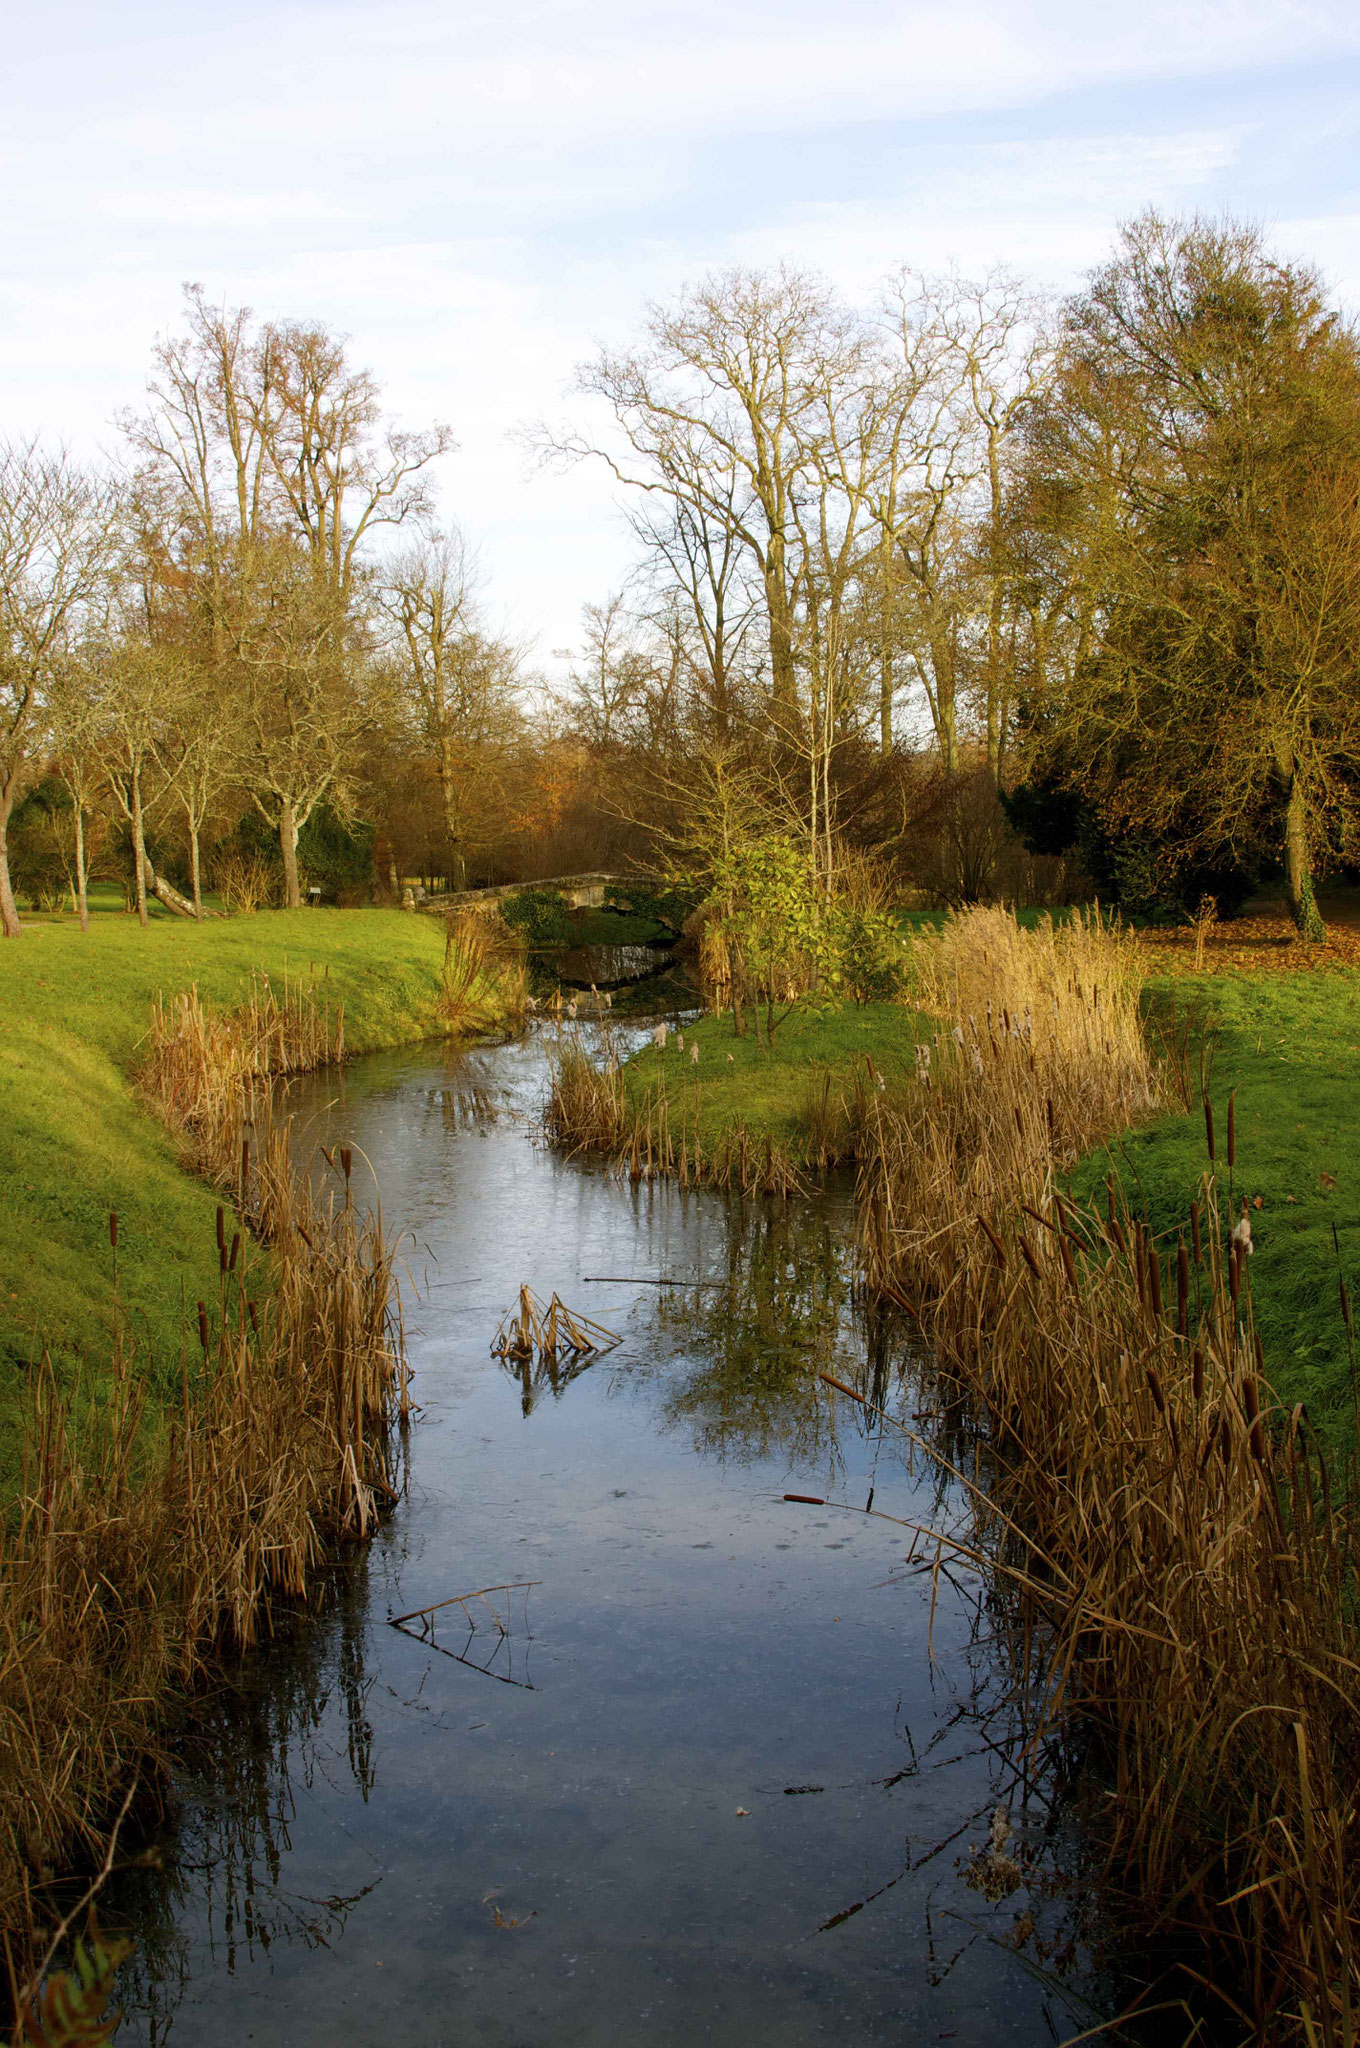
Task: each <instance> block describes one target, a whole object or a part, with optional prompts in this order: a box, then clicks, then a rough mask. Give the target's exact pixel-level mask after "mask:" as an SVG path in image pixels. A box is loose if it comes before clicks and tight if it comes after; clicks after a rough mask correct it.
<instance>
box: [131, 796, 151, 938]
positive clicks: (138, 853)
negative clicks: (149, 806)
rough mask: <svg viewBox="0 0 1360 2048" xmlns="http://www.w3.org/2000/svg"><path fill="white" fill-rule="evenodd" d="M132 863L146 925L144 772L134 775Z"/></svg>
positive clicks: (141, 920) (141, 919)
mask: <svg viewBox="0 0 1360 2048" xmlns="http://www.w3.org/2000/svg"><path fill="white" fill-rule="evenodd" d="M132 864H133V868H134V870H135V873H136V877H137V922H138V924H140V925H142V926H143V927H145V925H146V924H147V921H148V920H147V915H146V871H147V866H148V862H147V858H146V830H145V824H144V821H143V818H142V772H141V769H140V768H138V769H134V771H133V776H132Z"/></svg>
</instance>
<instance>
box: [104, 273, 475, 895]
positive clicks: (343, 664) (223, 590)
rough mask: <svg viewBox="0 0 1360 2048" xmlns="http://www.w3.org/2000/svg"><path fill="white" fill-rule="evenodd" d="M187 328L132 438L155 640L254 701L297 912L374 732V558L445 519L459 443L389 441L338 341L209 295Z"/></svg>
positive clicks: (269, 806) (263, 785) (191, 303)
mask: <svg viewBox="0 0 1360 2048" xmlns="http://www.w3.org/2000/svg"><path fill="white" fill-rule="evenodd" d="M187 312H188V328H187V332H186V333H185V334H184V335H182V336H179V337H174V338H171V339H169V340H166V341H163V342H161V343H159V344H158V346H157V349H156V355H155V368H154V371H153V375H152V378H151V381H150V383H149V385H148V404H147V405H146V406H145V407H144V408H143V409H142V410H141V411H140V412H135V413H127V414H125V415H124V416H123V418H122V421H121V424H122V426H123V430H124V432H125V434H126V436H127V438H128V440H129V442H130V444H131V447H132V449H133V451H134V455H135V457H136V458H137V460H138V464H139V470H138V477H137V486H138V490H139V494H140V497H141V501H142V503H143V505H144V506H145V507H146V508H147V511H148V517H147V518H146V520H145V522H144V523H145V527H146V531H147V535H148V555H149V562H148V581H149V583H150V585H151V586H152V587H153V589H154V591H155V593H156V596H157V600H158V602H157V603H156V604H154V605H152V606H151V607H150V609H149V618H150V626H151V631H152V634H153V637H157V635H158V633H159V631H160V624H161V621H162V619H163V618H164V617H165V616H166V615H167V614H168V615H169V616H170V618H171V619H172V621H173V627H172V630H173V635H174V637H176V638H177V639H178V640H179V641H180V643H181V644H183V642H184V639H185V635H186V633H188V632H192V633H194V634H197V635H198V637H199V639H200V641H201V643H202V645H201V655H202V660H203V662H204V665H205V666H207V667H209V668H212V669H215V670H216V671H218V675H217V683H218V687H219V688H220V689H222V690H223V691H227V690H229V689H230V688H232V687H233V686H234V685H235V684H236V683H237V682H242V683H244V686H245V687H246V693H247V697H248V702H249V709H248V712H247V715H246V718H245V721H244V729H245V734H246V737H247V740H248V744H247V745H246V748H245V752H244V755H243V760H244V761H245V762H246V763H248V764H251V765H252V766H253V767H254V768H257V769H258V770H259V773H260V775H261V776H262V777H263V780H262V781H261V782H260V783H259V785H258V787H257V788H256V789H254V790H253V791H252V796H253V800H254V801H255V803H256V805H257V808H259V809H260V810H261V811H262V813H263V814H264V815H266V816H268V817H269V818H270V819H271V820H272V821H273V822H274V823H275V825H276V827H277V830H278V832H279V845H280V852H281V854H282V858H283V865H284V875H285V888H286V896H287V901H288V902H289V904H290V905H291V904H295V903H296V902H297V901H298V900H299V884H298V875H297V833H298V831H299V830H300V829H301V826H302V823H303V822H304V821H305V818H306V817H307V816H310V814H311V811H312V810H313V809H314V807H315V805H316V803H317V802H319V801H320V800H321V797H322V796H323V795H325V794H326V793H328V792H334V791H336V790H338V789H339V788H340V787H341V785H342V784H343V781H344V773H343V770H344V763H343V761H342V759H341V757H340V754H339V753H338V752H337V749H340V748H343V747H344V746H346V745H348V744H350V743H351V742H352V741H353V740H354V739H355V738H356V737H357V736H358V735H359V734H361V733H363V732H364V731H366V730H367V729H368V725H369V723H370V719H369V714H368V712H367V710H366V709H365V707H364V705H363V702H362V698H363V688H364V685H363V677H362V674H361V669H362V664H361V663H360V664H359V665H358V666H356V665H355V663H356V654H357V650H358V649H359V648H360V647H361V645H362V643H363V637H364V636H363V632H362V626H363V618H362V614H363V612H364V610H365V607H366V605H367V602H368V597H369V582H370V575H369V570H368V568H367V565H366V562H365V555H364V550H365V546H366V543H367V542H368V541H370V540H371V538H372V537H373V536H374V534H375V533H376V532H377V531H378V530H380V529H381V528H383V527H389V526H400V525H402V524H403V523H405V522H407V521H415V520H419V519H422V518H425V517H427V516H428V514H429V512H430V508H431V499H430V488H431V487H430V478H429V466H430V464H431V463H432V462H433V461H434V460H435V459H436V458H437V457H439V456H441V455H443V454H445V453H447V452H448V450H449V449H450V448H451V447H452V445H453V444H452V437H451V435H450V433H449V430H448V428H447V427H444V426H435V427H432V428H429V429H428V430H425V431H422V432H418V433H412V432H407V431H405V430H402V429H398V428H396V427H395V426H393V425H391V424H390V423H389V424H384V422H383V420H382V414H381V406H380V400H379V392H378V387H377V385H376V383H375V381H374V379H373V378H372V377H371V376H370V374H369V373H368V372H367V371H365V370H358V369H355V368H354V367H353V366H352V364H351V363H350V362H349V361H348V358H347V356H346V353H345V347H344V343H343V342H342V341H341V340H340V339H338V338H337V337H335V336H333V335H331V334H330V333H328V332H327V331H326V330H325V329H324V328H322V327H318V326H308V325H305V324H302V323H298V322H266V323H264V324H263V325H261V326H259V327H258V328H257V327H256V326H255V324H254V322H253V316H252V315H251V314H250V312H249V311H248V310H240V311H234V312H233V311H227V310H221V311H219V310H217V309H215V308H213V307H211V306H209V305H208V303H207V301H206V299H205V297H204V294H203V292H202V291H201V290H200V289H199V288H198V287H192V288H190V290H189V291H188V293H187ZM252 606H255V607H260V609H257V610H255V611H252V609H251V607H252ZM347 690H349V692H350V694H351V695H352V696H353V698H354V701H353V703H352V704H350V705H349V706H348V708H347V707H346V705H345V702H344V699H345V696H346V692H347ZM328 735H329V739H328Z"/></svg>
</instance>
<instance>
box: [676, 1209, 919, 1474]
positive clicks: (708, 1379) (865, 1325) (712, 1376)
mask: <svg viewBox="0 0 1360 2048" xmlns="http://www.w3.org/2000/svg"><path fill="white" fill-rule="evenodd" d="M852 1259H853V1253H852V1249H851V1247H850V1245H849V1243H848V1242H847V1240H846V1237H845V1234H844V1233H843V1232H842V1231H841V1230H840V1229H838V1228H837V1227H836V1224H835V1222H834V1221H833V1220H831V1219H830V1218H829V1217H828V1216H827V1214H826V1211H825V1209H824V1208H823V1206H822V1205H821V1204H816V1205H814V1204H813V1203H810V1202H786V1201H781V1200H780V1199H779V1198H778V1197H776V1196H764V1197H755V1198H752V1197H749V1196H746V1197H743V1196H736V1195H734V1196H733V1197H732V1198H731V1199H730V1201H729V1202H728V1204H727V1242H726V1246H725V1261H724V1270H723V1272H722V1274H721V1276H720V1277H715V1279H714V1281H713V1284H712V1285H711V1286H706V1287H704V1288H702V1289H698V1290H695V1291H694V1292H691V1293H680V1292H678V1291H677V1292H676V1293H675V1294H668V1295H667V1296H666V1297H665V1298H664V1299H663V1301H662V1303H661V1307H660V1321H661V1324H662V1326H663V1327H664V1328H667V1329H669V1330H670V1331H671V1333H672V1335H673V1337H674V1338H675V1339H676V1340H678V1342H679V1344H680V1345H682V1346H683V1349H684V1351H685V1352H686V1353H687V1354H688V1355H689V1356H690V1357H691V1358H693V1359H694V1360H695V1361H696V1364H695V1368H694V1370H693V1371H691V1372H690V1374H689V1375H688V1377H687V1378H686V1379H685V1380H684V1382H683V1384H681V1385H680V1386H678V1387H676V1388H675V1389H674V1390H673V1391H672V1392H671V1393H670V1394H669V1396H668V1398H667V1400H666V1402H665V1407H664V1411H663V1412H664V1415H665V1418H666V1420H667V1422H668V1423H670V1424H673V1425H675V1424H681V1423H684V1424H688V1425H689V1427H690V1429H691V1431H692V1434H693V1439H694V1444H695V1448H696V1449H697V1450H699V1451H701V1452H703V1453H706V1454H711V1455H715V1456H717V1457H718V1458H720V1459H731V1460H733V1461H734V1462H736V1463H738V1464H743V1465H746V1464H754V1463H756V1462H757V1461H758V1460H760V1459H762V1458H770V1457H782V1458H783V1459H784V1460H785V1461H786V1462H787V1463H788V1464H790V1465H793V1464H800V1465H817V1464H822V1463H825V1464H827V1465H828V1466H829V1470H830V1479H831V1483H834V1482H836V1481H838V1480H839V1479H840V1478H841V1477H842V1476H843V1472H844V1460H843V1459H842V1457H841V1455H840V1449H839V1432H840V1431H842V1430H844V1429H847V1428H853V1429H857V1430H859V1431H861V1432H863V1433H867V1434H870V1435H873V1434H875V1433H876V1432H877V1429H878V1427H879V1425H878V1423H877V1422H876V1420H875V1418H874V1416H873V1414H872V1413H871V1412H869V1411H867V1410H865V1409H862V1408H858V1407H855V1408H853V1409H852V1410H850V1412H848V1413H847V1412H846V1411H847V1410H848V1409H850V1404H848V1403H846V1402H844V1401H841V1402H839V1403H838V1402H837V1401H835V1400H834V1399H832V1398H831V1397H830V1395H829V1393H828V1390H827V1388H826V1387H825V1386H824V1385H823V1384H822V1382H821V1381H820V1380H819V1378H818V1374H819V1373H823V1372H831V1373H834V1374H835V1375H836V1377H837V1378H839V1379H845V1380H847V1382H848V1383H849V1384H851V1385H853V1386H855V1387H856V1388H857V1389H859V1390H860V1391H862V1392H863V1393H864V1394H865V1396H866V1398H867V1400H868V1401H869V1402H871V1403H872V1404H873V1405H874V1406H875V1407H877V1406H887V1405H888V1404H889V1401H890V1398H891V1387H892V1383H893V1377H894V1376H893V1372H892V1363H893V1360H894V1358H895V1357H896V1356H897V1355H898V1353H899V1350H900V1343H901V1338H900V1332H899V1331H898V1329H897V1328H896V1326H895V1325H894V1324H893V1323H892V1322H890V1321H889V1319H888V1318H887V1317H886V1316H884V1315H883V1314H882V1313H881V1311H877V1310H874V1309H871V1308H870V1307H869V1306H868V1305H867V1304H864V1303H861V1302H857V1300H856V1299H855V1295H854V1291H853V1287H852V1279H851V1275H852Z"/></svg>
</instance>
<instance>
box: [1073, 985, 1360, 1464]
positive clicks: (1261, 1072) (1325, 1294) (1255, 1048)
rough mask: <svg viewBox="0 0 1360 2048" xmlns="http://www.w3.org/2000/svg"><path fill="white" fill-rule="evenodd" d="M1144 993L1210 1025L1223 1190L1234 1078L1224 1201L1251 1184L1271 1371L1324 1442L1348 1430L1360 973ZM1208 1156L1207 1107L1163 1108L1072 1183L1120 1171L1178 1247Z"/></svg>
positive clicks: (1084, 1191) (1087, 1189)
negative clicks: (1182, 1111) (1347, 1308)
mask: <svg viewBox="0 0 1360 2048" xmlns="http://www.w3.org/2000/svg"><path fill="white" fill-rule="evenodd" d="M1148 999H1149V1003H1150V1005H1151V1007H1153V1008H1154V1009H1155V1010H1161V1011H1163V1012H1165V1011H1167V1010H1169V1009H1170V1008H1171V1007H1172V1006H1173V1005H1175V1006H1177V1007H1179V1008H1181V1009H1182V1010H1189V1011H1190V1012H1191V1014H1195V1015H1198V1016H1200V1017H1202V1018H1203V1019H1204V1020H1205V1021H1206V1023H1207V1024H1208V1025H1209V1026H1210V1041H1209V1042H1210V1049H1211V1053H1212V1066H1211V1069H1210V1094H1211V1097H1212V1099H1213V1103H1214V1107H1215V1124H1216V1145H1217V1149H1218V1154H1219V1161H1218V1163H1219V1166H1220V1169H1222V1185H1223V1193H1224V1197H1225V1201H1226V1199H1227V1198H1228V1197H1229V1193H1230V1183H1229V1176H1228V1173H1227V1170H1226V1142H1227V1103H1228V1097H1229V1095H1230V1094H1231V1093H1232V1092H1233V1091H1234V1090H1235V1091H1236V1096H1237V1103H1236V1139H1237V1145H1236V1152H1237V1159H1236V1167H1235V1170H1234V1173H1233V1175H1232V1177H1231V1198H1232V1201H1233V1206H1234V1210H1235V1211H1236V1209H1237V1208H1239V1207H1240V1200H1241V1197H1242V1196H1243V1195H1244V1194H1245V1195H1246V1196H1247V1198H1248V1200H1249V1201H1250V1202H1251V1203H1252V1208H1251V1211H1250V1214H1251V1224H1252V1238H1253V1246H1254V1249H1253V1255H1252V1258H1251V1261H1250V1266H1249V1273H1250V1281H1251V1290H1252V1298H1253V1304H1254V1308H1255V1315H1256V1326H1257V1329H1258V1330H1259V1332H1260V1335H1261V1340H1262V1343H1263V1345H1264V1347H1265V1354H1266V1363H1267V1368H1268V1370H1269V1372H1270V1376H1271V1379H1272V1381H1273V1382H1274V1384H1275V1387H1276V1389H1277V1391H1278V1393H1279V1394H1280V1396H1281V1398H1282V1399H1283V1400H1284V1401H1286V1402H1287V1403H1288V1404H1290V1405H1291V1406H1292V1405H1293V1403H1294V1402H1296V1401H1306V1402H1307V1404H1308V1407H1309V1411H1310V1413H1311V1415H1312V1417H1313V1420H1314V1422H1315V1423H1316V1424H1317V1426H1318V1427H1319V1428H1320V1429H1321V1430H1322V1431H1323V1432H1324V1434H1325V1435H1326V1436H1327V1437H1328V1438H1329V1439H1330V1440H1331V1441H1333V1442H1334V1443H1336V1444H1337V1445H1338V1446H1339V1445H1340V1444H1341V1442H1342V1441H1343V1439H1344V1438H1345V1437H1347V1436H1348V1435H1349V1436H1350V1438H1351V1439H1352V1440H1353V1433H1354V1420H1353V1410H1352V1405H1351V1383H1350V1379H1351V1376H1350V1359H1349V1346H1348V1344H1347V1338H1346V1329H1345V1324H1344V1321H1343V1318H1342V1315H1341V1306H1340V1299H1339V1289H1338V1278H1339V1276H1340V1275H1341V1274H1344V1276H1345V1278H1346V1281H1347V1285H1348V1287H1350V1288H1351V1289H1352V1291H1354V1286H1355V1283H1356V1280H1357V1278H1358V1277H1360V1127H1357V1124H1356V1117H1355V1104H1356V1100H1357V1090H1358V1089H1360V975H1357V974H1355V973H1354V972H1350V971H1347V970H1344V969H1341V970H1338V969H1324V970H1321V971H1314V972H1308V971H1302V972H1294V973H1264V972H1262V973H1256V974H1247V973H1229V974H1222V973H1220V974H1212V975H1209V974H1205V975H1190V976H1181V977H1177V978H1176V979H1174V980H1167V979H1158V980H1156V981H1154V982H1153V983H1151V984H1150V986H1149V990H1148ZM1207 1163H1208V1157H1207V1150H1206V1136H1205V1127H1204V1121H1203V1118H1202V1116H1201V1115H1200V1114H1199V1113H1198V1112H1197V1111H1196V1112H1195V1113H1193V1114H1191V1115H1190V1116H1184V1115H1175V1116H1166V1117H1162V1118H1159V1119H1158V1120H1157V1121H1156V1122H1154V1123H1151V1124H1149V1125H1147V1126H1145V1127H1144V1128H1143V1129H1141V1130H1136V1131H1130V1132H1126V1133H1125V1134H1124V1135H1123V1137H1122V1138H1120V1139H1119V1140H1118V1141H1117V1142H1116V1143H1115V1144H1113V1145H1112V1146H1110V1147H1108V1148H1101V1149H1100V1150H1098V1151H1096V1152H1094V1153H1092V1154H1091V1156H1090V1157H1089V1158H1088V1159H1087V1160H1086V1161H1084V1162H1083V1165H1082V1167H1081V1168H1080V1169H1079V1171H1078V1172H1077V1173H1076V1174H1074V1175H1073V1176H1072V1186H1073V1190H1074V1192H1075V1193H1076V1194H1078V1195H1087V1196H1089V1195H1091V1194H1092V1193H1093V1192H1094V1191H1095V1190H1096V1189H1097V1188H1098V1187H1099V1185H1100V1183H1101V1182H1102V1181H1103V1180H1104V1178H1105V1175H1106V1174H1107V1172H1109V1171H1110V1170H1111V1168H1113V1170H1114V1171H1115V1172H1116V1173H1117V1174H1118V1175H1119V1176H1120V1177H1121V1178H1122V1179H1123V1180H1124V1181H1125V1183H1126V1184H1127V1187H1128V1192H1129V1199H1130V1201H1131V1203H1132V1204H1133V1206H1134V1207H1135V1208H1136V1209H1137V1210H1138V1212H1139V1213H1140V1214H1142V1215H1143V1216H1145V1217H1146V1219H1147V1220H1148V1222H1149V1223H1150V1224H1151V1226H1152V1228H1153V1230H1154V1231H1155V1232H1157V1233H1159V1234H1161V1233H1165V1234H1166V1235H1167V1236H1168V1237H1169V1239H1170V1242H1171V1244H1172V1245H1173V1246H1174V1243H1175V1240H1176V1235H1177V1234H1178V1232H1179V1231H1180V1230H1181V1229H1182V1228H1183V1227H1184V1224H1185V1219H1186V1217H1187V1214H1188V1211H1189V1205H1190V1202H1191V1200H1192V1198H1193V1196H1194V1194H1195V1190H1196V1185H1197V1182H1198V1180H1199V1177H1200V1175H1201V1174H1202V1173H1203V1172H1204V1169H1205V1167H1206V1165H1207ZM1258 1199H1259V1201H1260V1204H1261V1206H1260V1208H1259V1209H1258V1208H1257V1207H1256V1206H1255V1204H1256V1202H1257V1200H1258ZM1334 1229H1335V1232H1336V1239H1335V1243H1334V1241H1333V1230H1334ZM1337 1247H1339V1258H1338V1249H1337Z"/></svg>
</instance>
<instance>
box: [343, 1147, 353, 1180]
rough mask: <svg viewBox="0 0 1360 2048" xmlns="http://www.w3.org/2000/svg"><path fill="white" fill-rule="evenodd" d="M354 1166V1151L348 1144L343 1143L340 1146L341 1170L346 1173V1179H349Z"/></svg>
mask: <svg viewBox="0 0 1360 2048" xmlns="http://www.w3.org/2000/svg"><path fill="white" fill-rule="evenodd" d="M353 1166H354V1153H353V1151H352V1149H351V1148H350V1146H348V1145H342V1146H341V1147H340V1167H341V1171H342V1172H343V1173H344V1176H345V1179H346V1180H348V1179H349V1177H350V1173H351V1171H352V1170H353Z"/></svg>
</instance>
